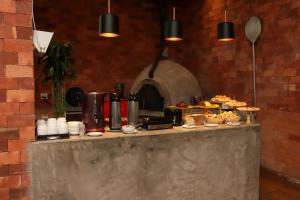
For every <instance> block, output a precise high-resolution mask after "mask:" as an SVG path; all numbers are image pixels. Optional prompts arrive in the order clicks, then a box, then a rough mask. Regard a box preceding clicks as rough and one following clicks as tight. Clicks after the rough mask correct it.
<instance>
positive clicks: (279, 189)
mask: <svg viewBox="0 0 300 200" xmlns="http://www.w3.org/2000/svg"><path fill="white" fill-rule="evenodd" d="M299 170H300V169H299ZM260 200H300V185H295V184H292V183H290V182H288V181H287V180H285V178H283V177H279V176H276V175H275V174H273V173H271V172H269V171H267V170H265V169H262V170H261V175H260Z"/></svg>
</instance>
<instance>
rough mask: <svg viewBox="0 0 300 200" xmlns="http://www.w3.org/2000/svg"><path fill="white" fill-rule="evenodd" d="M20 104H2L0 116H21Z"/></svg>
mask: <svg viewBox="0 0 300 200" xmlns="http://www.w3.org/2000/svg"><path fill="white" fill-rule="evenodd" d="M19 110H20V107H19V103H0V115H15V114H19Z"/></svg>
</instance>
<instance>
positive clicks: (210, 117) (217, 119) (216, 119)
mask: <svg viewBox="0 0 300 200" xmlns="http://www.w3.org/2000/svg"><path fill="white" fill-rule="evenodd" d="M205 117H206V123H208V124H222V123H223V121H224V119H223V118H222V116H221V115H220V114H211V113H209V114H207V115H205Z"/></svg>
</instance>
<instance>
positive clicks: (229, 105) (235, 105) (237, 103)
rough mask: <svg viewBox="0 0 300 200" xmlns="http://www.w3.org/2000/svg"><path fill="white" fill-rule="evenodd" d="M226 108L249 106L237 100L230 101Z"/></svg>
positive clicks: (225, 104)
mask: <svg viewBox="0 0 300 200" xmlns="http://www.w3.org/2000/svg"><path fill="white" fill-rule="evenodd" d="M224 106H228V107H242V106H247V103H246V102H244V101H237V100H230V101H227V102H226V103H224Z"/></svg>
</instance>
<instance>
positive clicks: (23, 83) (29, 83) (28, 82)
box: [19, 78, 34, 90]
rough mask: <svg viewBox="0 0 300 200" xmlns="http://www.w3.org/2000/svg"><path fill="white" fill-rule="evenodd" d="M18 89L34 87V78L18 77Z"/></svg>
mask: <svg viewBox="0 0 300 200" xmlns="http://www.w3.org/2000/svg"><path fill="white" fill-rule="evenodd" d="M19 88H20V89H27V90H28V89H31V90H33V89H34V78H19Z"/></svg>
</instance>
